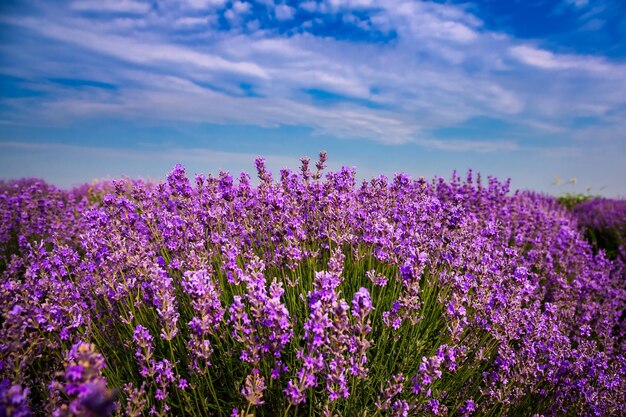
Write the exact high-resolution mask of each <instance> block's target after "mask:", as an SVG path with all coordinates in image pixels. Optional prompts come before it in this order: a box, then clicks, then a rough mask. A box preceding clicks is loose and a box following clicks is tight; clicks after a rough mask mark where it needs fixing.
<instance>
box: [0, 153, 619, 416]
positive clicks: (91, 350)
mask: <svg viewBox="0 0 626 417" xmlns="http://www.w3.org/2000/svg"><path fill="white" fill-rule="evenodd" d="M325 160H326V156H325V154H323V153H322V154H320V160H319V161H318V162H317V163H316V164H315V167H314V168H313V167H310V162H309V160H308V159H303V160H302V167H301V169H300V170H299V171H298V172H291V171H289V170H282V171H281V172H280V175H279V177H278V178H276V179H274V178H273V177H272V174H271V173H270V172H269V171H268V170H267V169H266V167H265V164H264V161H263V160H262V159H258V160H257V161H256V168H257V174H258V177H259V182H258V185H253V184H252V182H251V178H250V177H249V176H248V175H247V174H245V173H242V174H241V175H240V176H239V177H238V178H233V177H232V176H231V175H230V174H228V173H224V172H221V173H219V175H217V176H211V175H209V176H207V177H204V176H202V175H199V176H196V178H195V180H194V181H193V182H192V181H190V180H189V179H188V177H187V176H186V173H185V171H184V169H183V168H182V167H181V166H177V167H175V168H174V170H173V171H172V172H171V173H170V174H169V175H168V177H167V179H166V180H165V181H164V182H162V183H158V184H155V183H144V182H142V181H139V180H120V181H113V182H105V183H99V184H93V185H90V186H84V187H80V188H77V189H75V190H72V191H63V190H59V189H56V188H54V187H52V186H49V185H47V184H45V183H43V182H40V181H34V180H31V181H22V182H13V183H2V184H1V186H0V193H1V194H0V214H1V215H2V227H1V229H0V248H1V252H0V256H1V257H2V258H1V259H0V272H1V273H2V287H1V289H0V299H1V302H0V309H1V312H2V322H1V328H0V381H2V382H1V383H0V414H2V415H10V416H28V415H55V416H72V415H76V416H78V415H91V416H107V415H123V416H140V415H159V416H164V415H201V416H205V415H220V416H244V417H245V416H249V415H254V416H275V415H285V416H286V415H292V416H295V415H324V416H335V415H336V416H358V415H379V416H383V415H385V416H386V415H390V416H408V415H437V416H443V415H457V416H470V415H533V414H538V415H546V416H548V415H620V414H626V401H625V399H624V392H626V360H625V358H624V355H625V354H626V343H625V336H626V323H625V322H624V321H625V311H626V310H625V306H626V285H625V280H624V270H625V269H624V265H623V263H620V262H618V261H614V260H611V259H608V258H607V257H606V256H605V253H604V252H602V251H600V252H598V253H594V251H593V250H592V247H591V246H590V245H589V244H588V243H587V241H586V240H585V239H584V237H583V236H582V235H581V234H580V232H579V231H578V230H577V224H578V223H577V221H576V220H575V219H574V218H573V217H572V216H571V214H570V213H569V212H567V211H566V210H564V209H562V208H561V206H560V205H559V204H558V203H557V202H556V201H555V200H554V199H552V198H550V197H546V196H541V195H537V194H533V193H511V192H510V191H509V185H508V183H501V182H498V181H497V180H496V179H493V178H489V179H488V181H487V182H486V184H483V182H482V181H481V179H480V177H477V178H474V177H473V175H472V173H471V172H470V173H469V174H468V176H467V178H463V179H461V178H459V177H458V176H456V175H454V176H453V177H452V178H451V179H450V180H449V181H445V180H443V179H435V180H433V181H432V182H428V181H426V180H424V179H418V180H412V179H410V178H409V177H408V176H406V175H403V174H399V175H396V176H395V177H394V178H393V179H387V178H385V177H379V178H374V179H372V180H370V181H367V182H364V183H362V184H357V181H356V179H355V172H354V170H353V169H350V168H342V169H341V170H340V171H338V172H330V173H327V174H324V173H323V171H324V169H325Z"/></svg>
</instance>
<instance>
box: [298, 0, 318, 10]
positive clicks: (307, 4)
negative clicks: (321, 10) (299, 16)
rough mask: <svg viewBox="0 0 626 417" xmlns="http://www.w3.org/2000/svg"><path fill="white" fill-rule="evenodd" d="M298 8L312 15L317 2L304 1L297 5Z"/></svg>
mask: <svg viewBox="0 0 626 417" xmlns="http://www.w3.org/2000/svg"><path fill="white" fill-rule="evenodd" d="M298 7H299V8H301V9H302V10H305V11H307V12H309V13H313V12H314V11H316V10H317V2H314V1H305V2H302V3H300V4H299V5H298Z"/></svg>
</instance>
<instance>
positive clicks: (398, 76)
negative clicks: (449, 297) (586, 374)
mask: <svg viewBox="0 0 626 417" xmlns="http://www.w3.org/2000/svg"><path fill="white" fill-rule="evenodd" d="M322 149H325V150H327V151H328V153H329V158H330V166H331V168H338V167H340V166H341V165H348V166H356V167H357V171H358V173H359V176H360V177H361V178H362V179H366V178H369V177H372V176H375V175H379V174H385V175H388V176H391V175H393V174H394V173H395V172H407V173H409V174H411V175H412V176H414V177H418V176H426V177H433V176H444V177H448V176H449V175H450V174H451V173H452V170H454V169H456V170H458V171H459V172H464V171H465V170H467V169H468V168H473V169H474V170H477V171H480V172H481V173H482V174H483V175H485V176H486V175H495V176H497V177H499V178H502V179H506V178H508V177H511V178H512V180H513V186H514V188H521V189H527V188H531V189H535V190H539V191H546V192H551V193H554V194H559V193H562V192H567V191H585V190H586V189H588V188H589V187H590V189H591V191H592V192H594V193H602V194H605V195H610V196H626V2H624V1H623V0H595V1H593V0H553V1H542V0H517V1H515V0H508V1H500V0H491V1H489V0H483V1H434V2H432V1H429V2H426V1H404V0H330V1H304V2H302V1H300V2H296V1H275V0H263V1H240V0H236V1H226V0H186V1H173V0H159V1H135V0H76V1H54V2H51V1H43V0H42V1H32V0H21V1H10V0H3V1H2V2H1V5H0V178H14V177H25V176H28V177H32V176H36V177H43V178H45V179H46V180H48V181H50V182H52V183H55V184H58V185H61V186H70V185H73V184H77V183H80V182H83V181H90V180H92V179H94V178H112V177H118V176H120V175H123V174H126V175H130V176H133V177H136V176H141V177H144V178H155V179H160V178H162V177H163V176H164V175H165V174H166V173H167V172H168V171H169V170H170V169H171V167H172V166H173V165H174V164H175V163H183V164H185V165H186V166H187V169H188V172H189V174H191V175H192V174H194V173H196V172H204V173H209V172H213V173H217V172H218V171H219V169H224V170H229V171H233V172H238V171H241V170H242V169H244V170H246V171H248V172H251V171H253V169H254V164H253V159H254V158H255V157H256V156H257V155H262V156H265V157H266V158H267V159H268V161H269V163H270V167H271V168H273V169H274V170H278V169H280V168H283V167H288V168H291V169H297V168H298V165H299V163H298V159H299V157H301V156H305V155H308V156H311V157H315V155H316V154H317V153H318V152H319V151H320V150H322ZM557 177H559V178H560V179H561V185H556V184H554V183H555V178H557ZM572 178H576V180H577V181H576V184H572V183H569V184H568V183H567V182H568V181H570V179H572Z"/></svg>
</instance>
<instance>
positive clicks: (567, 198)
mask: <svg viewBox="0 0 626 417" xmlns="http://www.w3.org/2000/svg"><path fill="white" fill-rule="evenodd" d="M593 198H597V196H593V195H591V194H585V193H565V194H563V195H561V196H559V197H557V198H556V200H557V201H558V202H559V203H560V204H561V205H563V206H565V207H566V208H567V209H568V210H571V209H573V208H574V206H576V205H578V204H580V203H584V202H585V201H589V200H591V199H593Z"/></svg>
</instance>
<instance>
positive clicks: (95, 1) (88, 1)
mask: <svg viewBox="0 0 626 417" xmlns="http://www.w3.org/2000/svg"><path fill="white" fill-rule="evenodd" d="M70 8H71V9H73V10H78V11H92V12H117V13H147V12H149V11H150V9H151V6H150V3H148V2H145V1H134V0H77V1H73V2H72V3H70Z"/></svg>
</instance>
